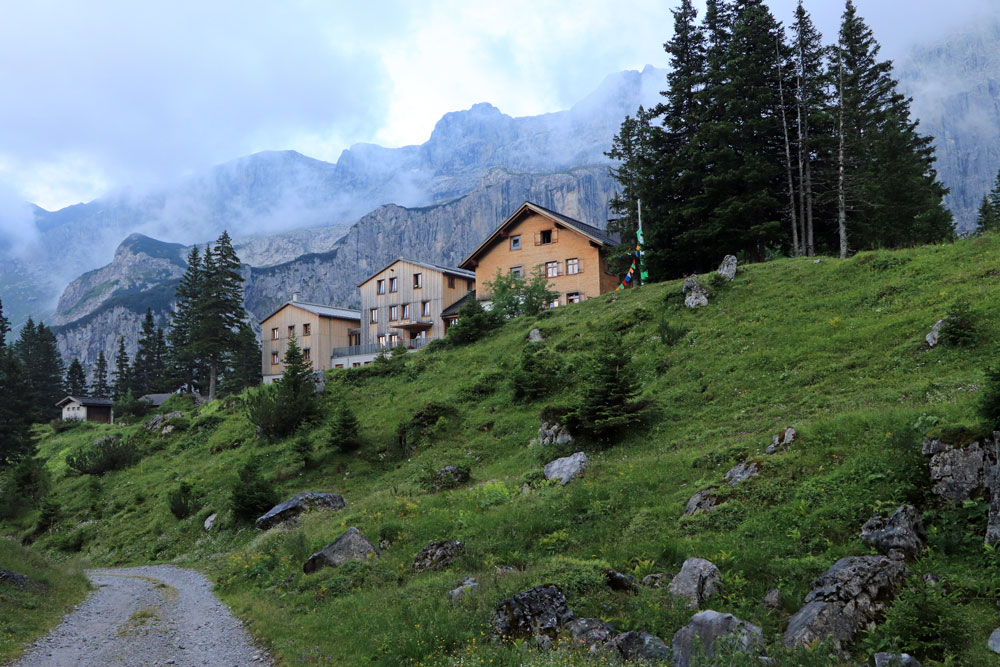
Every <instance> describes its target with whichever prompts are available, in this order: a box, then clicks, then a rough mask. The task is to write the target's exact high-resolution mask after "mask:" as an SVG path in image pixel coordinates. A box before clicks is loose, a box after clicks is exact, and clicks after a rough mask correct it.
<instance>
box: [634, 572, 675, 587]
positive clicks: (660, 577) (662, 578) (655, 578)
mask: <svg viewBox="0 0 1000 667" xmlns="http://www.w3.org/2000/svg"><path fill="white" fill-rule="evenodd" d="M670 578H671V577H670V575H669V574H667V573H666V572H654V573H653V574H647V575H646V576H645V577H643V578H642V581H641V582H639V583H641V584H642V585H643V586H648V587H649V588H662V587H663V584H669V583H670Z"/></svg>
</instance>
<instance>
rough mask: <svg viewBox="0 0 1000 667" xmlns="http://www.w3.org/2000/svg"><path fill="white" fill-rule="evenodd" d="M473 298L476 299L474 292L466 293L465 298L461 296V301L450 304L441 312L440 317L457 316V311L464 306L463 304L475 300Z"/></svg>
mask: <svg viewBox="0 0 1000 667" xmlns="http://www.w3.org/2000/svg"><path fill="white" fill-rule="evenodd" d="M475 298H476V290H472V291H471V292H467V293H466V294H465V296H463V297H462V298H461V299H459V300H458V301H456V302H455V303H453V304H451V305H450V306H448V307H447V308H445V309H444V310H442V311H441V317H451V316H452V315H458V311H459V309H461V307H462V306H464V305H465V302H466V301H468V300H469V299H475Z"/></svg>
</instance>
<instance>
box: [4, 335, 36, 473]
mask: <svg viewBox="0 0 1000 667" xmlns="http://www.w3.org/2000/svg"><path fill="white" fill-rule="evenodd" d="M33 408H34V404H33V401H32V391H31V384H30V381H29V379H28V374H27V373H26V372H25V370H24V365H23V364H22V363H21V361H20V359H18V357H17V355H16V354H15V353H14V350H13V349H12V346H9V345H3V346H0V468H3V467H5V466H9V465H11V464H13V463H16V462H17V461H19V460H20V459H22V458H23V457H25V456H32V455H34V453H35V445H34V442H33V441H32V439H31V415H32V411H33Z"/></svg>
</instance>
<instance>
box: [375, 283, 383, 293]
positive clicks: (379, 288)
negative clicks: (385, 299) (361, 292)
mask: <svg viewBox="0 0 1000 667" xmlns="http://www.w3.org/2000/svg"><path fill="white" fill-rule="evenodd" d="M375 293H376V294H385V281H384V280H380V281H378V282H377V283H375Z"/></svg>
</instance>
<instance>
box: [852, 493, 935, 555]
mask: <svg viewBox="0 0 1000 667" xmlns="http://www.w3.org/2000/svg"><path fill="white" fill-rule="evenodd" d="M861 541H862V542H864V543H865V544H867V545H868V546H870V547H873V548H874V549H875V550H876V551H878V552H879V553H880V554H882V555H886V556H887V555H889V552H890V551H892V550H894V549H898V550H899V551H902V552H903V554H904V555H906V556H907V557H908V558H917V557H918V556H920V554H921V552H922V551H923V550H924V544H925V543H926V541H927V533H925V532H924V524H923V522H921V520H920V512H918V511H917V508H915V507H914V506H913V505H903V506H902V507H900V508H899V509H897V510H896V511H895V512H893V513H892V516H891V517H889V518H888V519H886V518H885V517H881V516H876V517H872V518H871V519H869V520H868V521H866V522H865V525H864V526H862V527H861Z"/></svg>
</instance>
